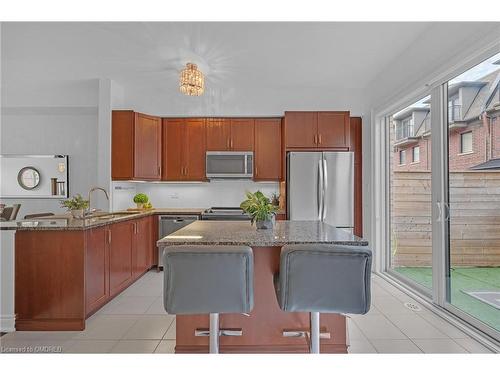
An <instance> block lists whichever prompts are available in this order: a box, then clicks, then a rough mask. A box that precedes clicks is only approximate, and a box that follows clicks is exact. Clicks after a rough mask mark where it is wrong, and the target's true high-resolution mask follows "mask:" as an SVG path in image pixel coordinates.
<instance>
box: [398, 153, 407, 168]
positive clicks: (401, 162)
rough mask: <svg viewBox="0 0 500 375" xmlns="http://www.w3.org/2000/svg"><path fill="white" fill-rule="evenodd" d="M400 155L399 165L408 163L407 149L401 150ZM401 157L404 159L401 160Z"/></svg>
mask: <svg viewBox="0 0 500 375" xmlns="http://www.w3.org/2000/svg"><path fill="white" fill-rule="evenodd" d="M401 156H403V158H401ZM398 157H399V161H398V165H406V149H405V150H399V155H398ZM401 159H403V161H401Z"/></svg>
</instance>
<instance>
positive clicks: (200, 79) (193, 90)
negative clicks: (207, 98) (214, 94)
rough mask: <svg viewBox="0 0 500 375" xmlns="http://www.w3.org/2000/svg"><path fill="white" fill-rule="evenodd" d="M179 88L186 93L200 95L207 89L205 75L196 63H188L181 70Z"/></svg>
mask: <svg viewBox="0 0 500 375" xmlns="http://www.w3.org/2000/svg"><path fill="white" fill-rule="evenodd" d="M179 90H180V91H181V92H182V93H183V94H184V95H190V96H200V95H202V94H203V91H204V90H205V77H204V76H203V73H202V72H201V71H199V70H198V67H197V66H196V64H193V63H187V64H186V67H185V68H184V69H183V70H182V71H181V76H180V83H179Z"/></svg>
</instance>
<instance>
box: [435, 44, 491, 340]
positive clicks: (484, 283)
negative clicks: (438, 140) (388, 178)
mask: <svg viewBox="0 0 500 375" xmlns="http://www.w3.org/2000/svg"><path fill="white" fill-rule="evenodd" d="M499 63H500V54H497V55H496V56H493V57H491V58H489V59H487V60H486V61H484V62H482V63H481V64H479V65H477V66H475V67H473V68H471V69H469V70H467V71H466V72H464V73H463V74H460V75H459V76H457V77H455V78H453V79H452V80H450V81H449V82H448V84H447V107H448V111H447V113H448V116H447V117H448V121H447V127H448V132H447V133H448V135H447V136H448V141H447V144H448V168H447V169H448V176H447V177H448V178H447V181H448V199H449V202H448V205H447V206H448V207H449V209H448V210H446V211H447V217H446V219H448V225H449V230H448V233H449V241H448V244H449V245H448V249H447V252H448V253H447V257H446V259H447V265H446V271H447V272H446V277H447V280H446V283H445V286H446V288H447V291H446V296H447V304H448V307H449V308H451V309H452V310H453V311H455V312H458V313H459V314H460V313H463V315H462V314H461V315H462V316H463V317H465V318H466V319H470V320H471V321H474V322H476V323H477V322H480V323H481V324H484V325H485V326H487V327H489V328H491V329H492V331H494V332H497V333H498V332H500V94H499V81H500V65H498V64H499Z"/></svg>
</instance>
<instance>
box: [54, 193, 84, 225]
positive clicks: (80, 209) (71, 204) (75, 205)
mask: <svg viewBox="0 0 500 375" xmlns="http://www.w3.org/2000/svg"><path fill="white" fill-rule="evenodd" d="M61 207H63V208H66V209H67V210H68V211H70V212H71V215H72V216H73V217H74V218H75V219H82V218H83V217H84V211H85V210H86V209H87V208H88V207H89V201H87V200H85V199H83V198H82V196H81V195H80V194H77V195H75V196H73V197H72V198H70V199H66V200H62V201H61Z"/></svg>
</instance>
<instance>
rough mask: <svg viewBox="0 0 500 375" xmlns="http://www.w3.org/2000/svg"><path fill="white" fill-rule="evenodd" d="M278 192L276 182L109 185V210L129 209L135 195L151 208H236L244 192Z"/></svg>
mask: <svg viewBox="0 0 500 375" xmlns="http://www.w3.org/2000/svg"><path fill="white" fill-rule="evenodd" d="M247 190H248V191H252V192H253V191H257V190H260V191H262V192H263V193H264V194H265V195H267V196H271V194H272V193H277V194H278V193H279V183H278V182H254V181H248V180H234V181H231V180H219V181H211V182H202V183H164V182H161V183H155V182H128V181H127V182H121V181H114V182H113V194H112V196H113V198H112V199H113V211H117V210H123V209H126V208H128V207H133V205H134V204H133V202H132V198H133V197H134V195H135V194H137V193H145V194H147V195H148V196H149V199H150V201H151V202H152V204H153V206H154V207H173V208H189V207H207V208H209V207H217V206H218V207H237V206H239V205H240V203H241V201H243V200H244V199H245V191H247Z"/></svg>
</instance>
